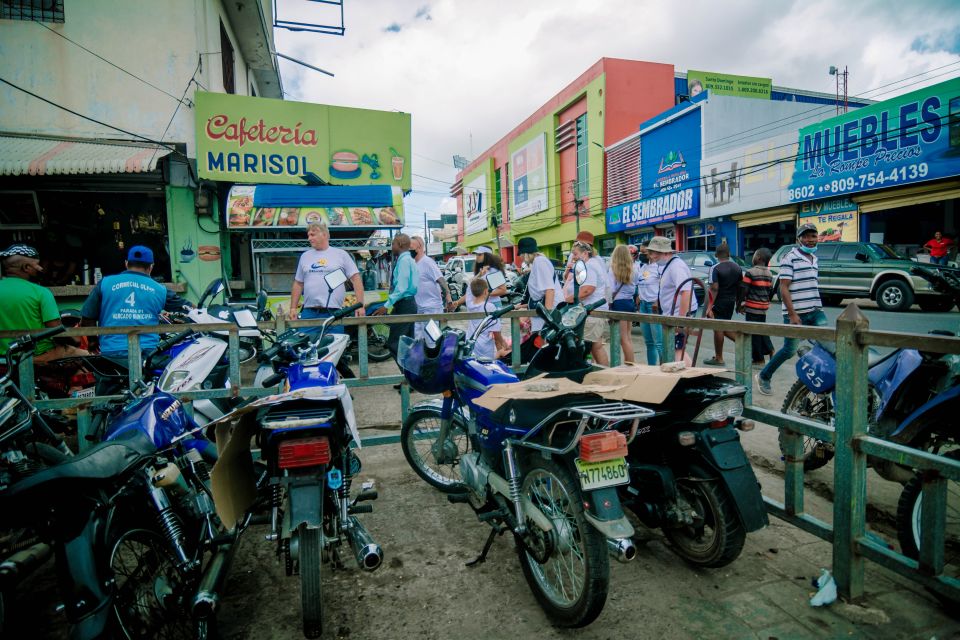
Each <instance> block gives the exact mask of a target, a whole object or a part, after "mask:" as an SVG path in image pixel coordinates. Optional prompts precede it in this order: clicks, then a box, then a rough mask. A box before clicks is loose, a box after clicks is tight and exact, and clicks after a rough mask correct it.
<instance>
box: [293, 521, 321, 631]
mask: <svg viewBox="0 0 960 640" xmlns="http://www.w3.org/2000/svg"><path fill="white" fill-rule="evenodd" d="M297 536H298V537H299V544H300V552H299V554H298V555H299V559H300V563H299V564H300V615H301V617H302V618H303V635H304V636H305V637H307V638H319V637H320V636H321V635H322V634H323V600H322V597H321V596H322V593H321V586H320V581H321V574H320V569H321V567H322V566H323V562H322V560H321V557H320V554H321V551H322V549H323V538H322V537H323V533H322V532H321V531H320V529H318V528H313V529H312V528H309V527H307V525H305V524H302V525H300V528H299V529H298V531H297Z"/></svg>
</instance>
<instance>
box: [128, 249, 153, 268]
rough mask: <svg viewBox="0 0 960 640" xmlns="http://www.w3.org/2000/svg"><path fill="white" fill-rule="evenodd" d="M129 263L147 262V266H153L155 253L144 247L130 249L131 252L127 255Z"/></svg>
mask: <svg viewBox="0 0 960 640" xmlns="http://www.w3.org/2000/svg"><path fill="white" fill-rule="evenodd" d="M127 262H145V263H147V264H153V251H151V250H150V248H149V247H144V246H141V245H137V246H135V247H130V251H129V252H128V253H127Z"/></svg>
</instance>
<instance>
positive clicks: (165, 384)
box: [160, 369, 190, 391]
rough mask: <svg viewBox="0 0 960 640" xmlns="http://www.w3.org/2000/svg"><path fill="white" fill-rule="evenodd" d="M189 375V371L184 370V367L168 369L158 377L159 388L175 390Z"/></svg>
mask: <svg viewBox="0 0 960 640" xmlns="http://www.w3.org/2000/svg"><path fill="white" fill-rule="evenodd" d="M189 377H190V372H189V371H185V370H184V369H176V370H174V371H170V372H168V373H166V374H164V376H163V377H162V378H161V379H160V388H161V389H163V390H164V391H171V390H173V391H177V390H179V389H180V386H181V385H182V384H183V382H184V380H186V379H187V378H189Z"/></svg>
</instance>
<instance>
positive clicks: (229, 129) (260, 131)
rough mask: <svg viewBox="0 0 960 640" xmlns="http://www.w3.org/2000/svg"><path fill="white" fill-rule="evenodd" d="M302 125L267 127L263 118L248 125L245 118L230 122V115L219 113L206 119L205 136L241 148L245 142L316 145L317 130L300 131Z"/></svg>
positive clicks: (299, 123) (300, 123)
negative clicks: (231, 143)
mask: <svg viewBox="0 0 960 640" xmlns="http://www.w3.org/2000/svg"><path fill="white" fill-rule="evenodd" d="M302 126H303V123H302V122H298V123H297V124H296V125H295V126H294V127H293V128H290V127H284V126H282V125H280V126H271V127H268V126H267V125H266V124H265V123H264V122H263V118H260V119H259V120H258V121H257V122H255V123H254V124H251V125H249V126H248V125H247V119H246V118H240V120H239V121H238V122H231V121H230V116H228V115H225V114H222V113H221V114H218V115H215V116H213V117H212V118H210V119H208V120H207V137H208V138H210V139H211V140H220V139H223V140H230V141H236V143H237V146H238V147H239V148H241V149H242V148H243V145H244V144H246V143H247V142H267V143H269V144H282V145H287V144H293V145H303V146H310V147H315V146H317V131H316V130H315V129H306V130H304V131H302V132H301V131H300V127H302Z"/></svg>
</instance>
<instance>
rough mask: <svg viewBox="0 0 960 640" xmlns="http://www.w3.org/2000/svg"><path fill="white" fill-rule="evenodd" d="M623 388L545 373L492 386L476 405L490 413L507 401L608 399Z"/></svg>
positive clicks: (477, 400) (618, 385)
mask: <svg viewBox="0 0 960 640" xmlns="http://www.w3.org/2000/svg"><path fill="white" fill-rule="evenodd" d="M584 382H586V381H584ZM621 386H622V385H620V384H580V383H579V382H574V381H573V380H568V379H566V378H546V374H545V373H543V374H540V375H539V376H537V377H536V378H530V379H529V380H524V381H522V382H508V383H506V384H495V385H492V386H491V387H490V388H489V389H487V391H486V393H484V394H483V395H482V396H480V397H479V398H477V399H476V400H475V404H477V405H479V406H481V407H483V408H485V409H489V410H490V411H496V410H497V409H498V408H500V406H502V405H503V404H504V403H505V402H506V401H507V400H547V399H549V398H556V397H560V396H567V395H571V394H577V393H596V394H597V395H602V396H604V397H607V396H605V395H604V394H607V393H611V392H614V391H617V390H618V389H620V387H621ZM546 389H549V390H546Z"/></svg>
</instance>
